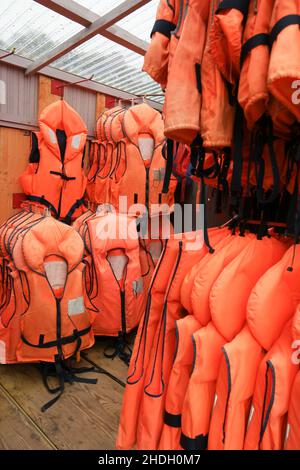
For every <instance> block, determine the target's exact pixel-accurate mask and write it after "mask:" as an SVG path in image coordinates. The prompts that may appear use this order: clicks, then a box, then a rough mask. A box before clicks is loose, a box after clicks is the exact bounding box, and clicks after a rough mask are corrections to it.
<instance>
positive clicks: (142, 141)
mask: <svg viewBox="0 0 300 470" xmlns="http://www.w3.org/2000/svg"><path fill="white" fill-rule="evenodd" d="M138 142H139V149H140V152H141V155H142V159H143V160H151V159H152V156H153V152H154V140H153V139H152V138H151V137H139V138H138Z"/></svg>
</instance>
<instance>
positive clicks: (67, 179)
mask: <svg viewBox="0 0 300 470" xmlns="http://www.w3.org/2000/svg"><path fill="white" fill-rule="evenodd" d="M50 174H51V175H56V176H60V177H61V179H63V180H64V181H71V180H76V178H75V176H67V175H66V174H65V173H62V172H60V171H50Z"/></svg>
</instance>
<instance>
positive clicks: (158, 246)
mask: <svg viewBox="0 0 300 470" xmlns="http://www.w3.org/2000/svg"><path fill="white" fill-rule="evenodd" d="M149 251H150V255H151V258H152V260H153V262H154V264H156V263H157V261H158V260H159V257H160V255H161V252H162V242H161V241H160V240H156V241H152V242H150V246H149Z"/></svg>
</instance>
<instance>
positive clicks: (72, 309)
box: [68, 296, 85, 317]
mask: <svg viewBox="0 0 300 470" xmlns="http://www.w3.org/2000/svg"><path fill="white" fill-rule="evenodd" d="M84 312H85V309H84V300H83V297H82V296H81V297H77V298H76V299H71V300H69V302H68V314H69V316H70V317H71V316H72V315H80V313H84Z"/></svg>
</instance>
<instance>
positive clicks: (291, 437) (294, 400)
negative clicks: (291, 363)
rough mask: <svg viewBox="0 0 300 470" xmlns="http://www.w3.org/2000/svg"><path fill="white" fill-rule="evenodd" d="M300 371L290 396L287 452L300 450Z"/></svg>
mask: <svg viewBox="0 0 300 470" xmlns="http://www.w3.org/2000/svg"><path fill="white" fill-rule="evenodd" d="M299 397H300V371H298V373H297V375H296V378H295V380H294V384H293V387H292V391H291V396H290V404H289V412H288V423H287V433H286V442H285V447H284V448H285V450H299V447H300V412H299Z"/></svg>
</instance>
